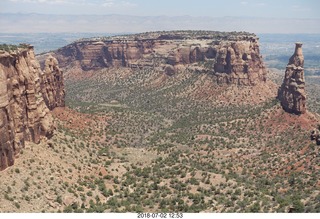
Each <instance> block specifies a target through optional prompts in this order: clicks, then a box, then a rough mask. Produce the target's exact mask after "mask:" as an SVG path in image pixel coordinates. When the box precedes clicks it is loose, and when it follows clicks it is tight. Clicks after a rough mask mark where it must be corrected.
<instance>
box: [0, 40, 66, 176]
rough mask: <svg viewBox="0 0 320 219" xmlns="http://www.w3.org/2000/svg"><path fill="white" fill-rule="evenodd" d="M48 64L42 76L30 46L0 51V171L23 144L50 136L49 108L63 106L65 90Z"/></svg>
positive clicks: (60, 74) (57, 75)
mask: <svg viewBox="0 0 320 219" xmlns="http://www.w3.org/2000/svg"><path fill="white" fill-rule="evenodd" d="M47 62H48V68H47V69H46V70H45V73H42V71H41V69H40V64H39V62H38V61H37V60H36V59H35V56H34V51H33V47H32V46H28V47H25V48H19V49H18V50H16V51H14V52H11V53H8V52H4V51H0V170H3V169H5V168H6V167H8V166H11V165H13V164H14V159H15V156H16V155H17V154H18V153H19V152H20V150H21V149H22V148H23V147H24V146H25V141H32V142H35V143H39V141H40V136H47V137H50V136H51V135H52V133H53V118H52V116H51V114H50V112H49V109H52V108H54V107H55V106H63V105H64V90H63V89H64V88H63V84H62V83H61V81H62V72H61V71H59V68H58V67H57V63H56V62H55V61H54V59H51V58H49V60H48V61H47ZM52 62H54V63H53V64H52ZM55 86H57V87H58V88H57V89H55ZM53 90H55V91H53Z"/></svg>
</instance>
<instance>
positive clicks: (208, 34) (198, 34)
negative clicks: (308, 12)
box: [78, 30, 257, 42]
mask: <svg viewBox="0 0 320 219" xmlns="http://www.w3.org/2000/svg"><path fill="white" fill-rule="evenodd" d="M155 39H157V40H187V39H199V40H201V39H206V40H249V39H257V36H256V35H255V34H253V33H248V32H235V31H234V32H219V31H206V30H198V31H197V30H181V31H180V30H176V31H156V32H145V33H137V34H127V35H118V36H108V37H94V38H85V39H81V40H78V42H83V41H107V40H155Z"/></svg>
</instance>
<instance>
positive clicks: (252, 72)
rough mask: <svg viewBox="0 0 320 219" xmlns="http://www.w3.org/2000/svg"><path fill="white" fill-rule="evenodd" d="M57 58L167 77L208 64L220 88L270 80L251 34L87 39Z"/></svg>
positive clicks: (199, 33) (157, 34)
mask: <svg viewBox="0 0 320 219" xmlns="http://www.w3.org/2000/svg"><path fill="white" fill-rule="evenodd" d="M54 56H55V57H57V59H58V60H59V63H60V66H61V67H67V66H72V65H80V67H81V68H82V70H85V71H87V70H93V69H99V68H106V67H129V68H145V67H152V68H155V67H162V69H163V72H164V73H166V74H167V75H173V74H174V71H173V70H174V69H177V68H176V67H177V66H179V65H180V66H181V65H184V66H187V65H191V64H193V63H203V65H204V66H205V67H206V70H207V71H208V72H210V73H212V74H213V75H215V76H216V80H217V82H218V83H219V84H238V85H255V84H257V83H259V82H264V81H265V80H266V74H267V71H266V68H265V65H264V63H263V61H262V57H261V55H260V51H259V44H258V38H257V37H256V36H255V35H254V34H250V33H245V32H241V33H237V32H230V33H224V32H214V31H170V32H151V33H143V34H135V35H127V36H117V37H107V38H94V39H84V40H81V41H78V42H75V43H72V44H70V45H68V46H65V47H63V48H61V49H59V50H57V51H56V52H55V54H54Z"/></svg>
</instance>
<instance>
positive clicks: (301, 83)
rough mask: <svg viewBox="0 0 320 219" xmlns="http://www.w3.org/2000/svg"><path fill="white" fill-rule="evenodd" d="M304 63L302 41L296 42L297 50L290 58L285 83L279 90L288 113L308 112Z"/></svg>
mask: <svg viewBox="0 0 320 219" xmlns="http://www.w3.org/2000/svg"><path fill="white" fill-rule="evenodd" d="M303 64H304V57H303V54H302V43H296V48H295V52H294V54H293V55H292V56H291V58H290V59H289V63H288V65H287V67H286V72H285V77H284V80H283V83H282V85H281V87H280V89H279V91H278V99H279V100H280V101H281V106H282V108H283V109H284V110H285V111H286V112H288V113H293V114H298V115H299V114H303V113H305V112H306V92H305V80H304V69H303Z"/></svg>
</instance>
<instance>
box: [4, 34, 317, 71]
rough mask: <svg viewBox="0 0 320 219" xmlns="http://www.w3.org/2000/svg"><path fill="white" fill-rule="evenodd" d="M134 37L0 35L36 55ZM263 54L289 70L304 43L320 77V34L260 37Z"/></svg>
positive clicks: (309, 62) (312, 68)
mask: <svg viewBox="0 0 320 219" xmlns="http://www.w3.org/2000/svg"><path fill="white" fill-rule="evenodd" d="M120 34H121V35H122V34H130V33H0V44H3V43H6V44H19V43H28V44H31V45H33V46H34V47H35V52H36V54H40V53H44V52H49V51H52V50H56V49H58V48H60V47H63V46H66V45H68V44H70V43H72V42H74V41H76V40H79V39H81V38H90V37H100V36H112V35H120ZM257 35H258V37H259V38H260V49H261V54H262V56H263V58H264V60H265V62H266V64H267V66H268V67H269V68H277V69H285V66H286V65H287V63H288V58H289V57H290V56H291V55H292V54H291V53H292V49H293V48H294V43H295V42H302V43H303V50H304V57H305V62H306V66H305V68H306V71H305V73H306V74H307V75H314V74H316V75H319V74H320V67H319V66H320V34H267V33H265V34H264V33H257Z"/></svg>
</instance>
